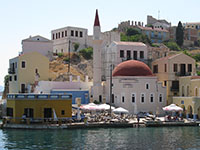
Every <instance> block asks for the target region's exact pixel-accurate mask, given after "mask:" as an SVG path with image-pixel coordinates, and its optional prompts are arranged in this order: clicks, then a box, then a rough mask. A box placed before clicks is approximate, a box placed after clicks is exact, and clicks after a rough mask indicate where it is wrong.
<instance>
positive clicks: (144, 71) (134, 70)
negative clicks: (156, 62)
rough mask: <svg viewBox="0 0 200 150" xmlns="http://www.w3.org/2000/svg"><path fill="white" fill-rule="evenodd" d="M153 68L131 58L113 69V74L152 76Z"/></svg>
mask: <svg viewBox="0 0 200 150" xmlns="http://www.w3.org/2000/svg"><path fill="white" fill-rule="evenodd" d="M152 75H153V74H152V72H151V69H150V68H149V67H148V66H147V65H146V64H145V63H143V62H141V61H137V60H129V61H125V62H122V63H120V64H119V65H117V66H116V67H115V69H114V70H113V76H152Z"/></svg>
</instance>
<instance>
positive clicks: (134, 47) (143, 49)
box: [102, 41, 148, 78]
mask: <svg viewBox="0 0 200 150" xmlns="http://www.w3.org/2000/svg"><path fill="white" fill-rule="evenodd" d="M104 58H105V61H104V62H103V68H102V69H103V72H104V74H103V75H104V76H105V77H104V78H106V77H109V76H110V65H111V64H113V65H114V66H116V65H118V64H119V63H121V62H123V61H126V60H131V59H132V60H140V61H142V62H145V63H147V59H148V48H147V46H146V45H145V44H144V43H141V42H116V41H113V42H112V43H111V44H110V46H109V47H108V48H107V49H106V51H105V57H104Z"/></svg>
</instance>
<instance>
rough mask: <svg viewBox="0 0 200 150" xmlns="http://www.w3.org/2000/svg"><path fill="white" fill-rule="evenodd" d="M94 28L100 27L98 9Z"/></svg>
mask: <svg viewBox="0 0 200 150" xmlns="http://www.w3.org/2000/svg"><path fill="white" fill-rule="evenodd" d="M94 26H100V22H99V15H98V9H96V15H95V20H94Z"/></svg>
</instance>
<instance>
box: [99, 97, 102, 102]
mask: <svg viewBox="0 0 200 150" xmlns="http://www.w3.org/2000/svg"><path fill="white" fill-rule="evenodd" d="M99 102H100V103H101V102H102V96H101V95H99Z"/></svg>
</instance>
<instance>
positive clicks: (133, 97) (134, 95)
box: [132, 93, 136, 103]
mask: <svg viewBox="0 0 200 150" xmlns="http://www.w3.org/2000/svg"><path fill="white" fill-rule="evenodd" d="M135 99H136V94H135V93H134V94H132V103H135Z"/></svg>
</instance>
